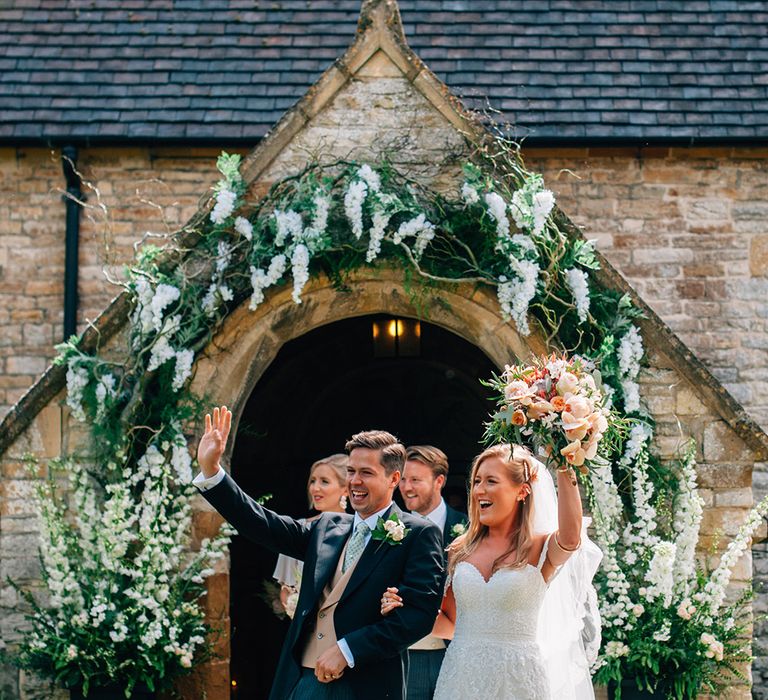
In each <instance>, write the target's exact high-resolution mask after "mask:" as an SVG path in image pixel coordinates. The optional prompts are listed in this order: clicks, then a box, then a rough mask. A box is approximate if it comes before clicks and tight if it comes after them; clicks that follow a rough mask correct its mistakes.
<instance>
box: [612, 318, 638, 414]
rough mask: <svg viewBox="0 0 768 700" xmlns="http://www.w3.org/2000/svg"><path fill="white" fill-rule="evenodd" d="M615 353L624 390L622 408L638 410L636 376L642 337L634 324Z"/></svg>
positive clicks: (627, 410)
mask: <svg viewBox="0 0 768 700" xmlns="http://www.w3.org/2000/svg"><path fill="white" fill-rule="evenodd" d="M616 355H617V358H618V361H619V376H620V381H621V388H622V391H623V392H624V410H625V411H626V412H627V413H632V412H634V411H638V410H640V387H639V386H638V384H637V376H638V375H639V374H640V361H641V360H642V359H643V339H642V336H641V335H640V331H639V330H638V329H637V327H636V326H631V327H630V329H629V330H628V331H627V332H626V333H625V334H624V336H623V337H622V339H621V342H620V343H619V347H618V349H617V350H616Z"/></svg>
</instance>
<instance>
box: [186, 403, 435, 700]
mask: <svg viewBox="0 0 768 700" xmlns="http://www.w3.org/2000/svg"><path fill="white" fill-rule="evenodd" d="M231 419H232V414H231V413H230V412H229V411H228V410H227V409H226V407H222V408H221V409H219V408H216V409H214V411H213V417H211V416H210V415H207V416H206V417H205V434H204V435H203V437H202V439H201V440H200V444H199V446H198V461H199V463H200V468H201V470H202V472H201V473H200V474H199V475H198V477H196V478H195V480H194V483H195V485H196V486H197V487H198V488H199V489H200V491H201V492H202V494H203V496H204V497H205V498H206V499H207V500H208V501H209V502H210V503H211V504H212V505H213V506H214V508H216V509H217V510H218V511H219V513H221V514H222V515H223V516H224V517H225V518H226V519H227V520H228V521H229V522H230V523H231V524H232V525H233V526H234V527H235V528H236V529H237V530H238V532H239V533H240V534H241V535H243V536H244V537H247V538H248V539H251V540H253V541H254V542H257V543H258V544H260V545H262V546H264V547H267V548H268V549H271V550H273V551H275V552H281V553H283V554H287V555H288V556H291V557H294V558H296V559H300V560H302V561H304V580H303V581H302V585H301V590H300V593H299V600H298V603H297V605H296V614H295V616H294V618H293V622H292V623H291V627H290V629H289V630H288V636H287V638H286V641H285V644H284V645H283V650H282V654H281V656H280V663H279V665H278V668H277V672H276V674H275V678H274V682H273V684H272V691H271V693H270V696H269V697H270V700H289V699H290V700H357V699H359V698H366V700H385V699H386V700H403V698H404V697H405V675H406V669H407V648H408V646H409V645H410V644H412V643H413V642H415V641H416V640H417V639H419V638H421V637H423V636H424V635H425V634H427V633H428V632H429V630H431V629H432V625H433V624H434V621H435V617H436V616H437V610H438V608H439V606H440V602H441V600H442V595H443V583H444V571H443V567H444V564H443V557H442V556H441V553H440V547H441V537H440V531H439V530H438V528H437V527H436V526H435V525H434V524H433V523H431V522H429V521H428V520H425V519H424V518H421V517H415V516H413V515H411V514H410V513H403V512H401V511H400V509H399V508H398V507H397V506H396V505H395V504H394V503H393V502H392V494H393V492H394V490H395V488H397V484H398V482H399V480H400V474H401V472H402V469H403V463H404V461H405V448H404V447H403V446H402V445H401V444H400V443H399V442H398V441H397V439H396V438H395V437H394V436H393V435H390V434H389V433H387V432H385V431H382V430H373V431H367V432H363V433H358V434H357V435H354V436H353V437H352V438H351V439H350V440H349V442H347V446H346V447H347V451H348V452H349V468H348V469H347V488H348V490H349V494H350V503H351V505H352V509H353V510H354V511H355V515H354V516H352V515H348V514H347V513H322V514H321V515H320V517H319V518H317V519H314V520H312V521H310V522H302V521H298V520H294V519H293V518H289V517H287V516H284V515H278V514H277V513H274V512H272V511H271V510H268V509H267V508H264V507H262V506H261V505H259V504H258V503H256V501H254V500H253V499H252V498H250V496H248V495H247V494H246V493H244V492H243V491H242V490H241V489H240V488H239V487H238V486H237V484H236V483H235V482H234V481H233V480H232V479H231V478H230V477H229V475H228V474H226V472H225V471H224V470H223V469H222V468H221V466H220V464H219V462H220V459H221V457H222V455H223V454H224V448H225V445H226V442H227V437H228V435H229V430H230V425H231ZM385 523H386V527H385ZM390 586H396V587H398V588H399V589H400V591H401V593H402V594H403V595H404V597H406V598H407V600H408V606H406V607H403V608H400V609H399V610H397V611H395V612H394V613H393V614H391V615H388V616H387V617H386V618H383V617H382V616H381V614H380V601H381V595H382V593H383V591H384V590H385V589H387V588H388V587H390Z"/></svg>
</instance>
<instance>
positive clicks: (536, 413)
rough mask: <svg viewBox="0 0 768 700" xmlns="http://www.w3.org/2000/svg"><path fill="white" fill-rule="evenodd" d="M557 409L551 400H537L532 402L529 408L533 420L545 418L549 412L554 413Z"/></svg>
mask: <svg viewBox="0 0 768 700" xmlns="http://www.w3.org/2000/svg"><path fill="white" fill-rule="evenodd" d="M554 410H555V409H554V408H553V407H552V404H551V403H549V401H536V402H535V403H532V404H531V406H530V408H529V409H528V416H529V418H530V419H531V420H538V419H540V418H543V417H544V416H546V415H547V414H548V413H552V412H553V411H554Z"/></svg>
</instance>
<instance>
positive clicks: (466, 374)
mask: <svg viewBox="0 0 768 700" xmlns="http://www.w3.org/2000/svg"><path fill="white" fill-rule="evenodd" d="M374 323H378V324H379V327H381V328H387V327H389V326H391V323H392V322H391V320H390V318H389V317H384V316H381V315H379V316H362V317H357V318H352V319H347V320H343V321H338V322H336V323H332V324H329V325H326V326H322V327H320V328H317V329H315V330H312V331H310V332H308V333H306V334H305V335H303V336H301V337H299V338H297V339H295V340H293V341H291V342H289V343H287V344H286V345H284V346H283V347H282V348H281V350H280V352H279V353H278V354H277V357H276V358H275V360H274V362H272V364H271V365H270V366H269V367H268V368H267V370H266V371H265V372H264V374H263V375H262V377H261V379H260V380H259V381H258V383H257V384H256V386H255V388H254V390H253V393H252V394H251V396H250V397H249V398H248V400H247V402H246V404H245V406H244V408H243V411H242V413H241V415H240V420H239V424H238V432H237V436H236V442H235V448H234V452H233V455H232V461H231V469H232V473H233V475H234V477H235V479H236V480H237V481H238V483H239V484H240V485H241V486H242V487H243V488H244V489H245V490H246V491H247V492H248V493H250V494H252V495H263V494H265V493H271V494H273V498H272V499H271V501H270V503H269V506H270V507H272V508H274V509H275V510H277V511H278V512H281V513H288V514H291V515H293V516H295V517H304V516H306V515H308V510H307V502H306V495H305V494H306V491H305V484H306V478H307V471H308V467H309V465H310V464H311V463H312V462H313V461H315V460H316V459H317V458H318V457H322V456H325V455H328V454H332V453H334V452H340V451H342V450H343V445H344V442H345V441H346V439H347V438H348V437H349V436H350V435H351V434H352V433H354V432H357V431H358V430H362V429H368V428H384V429H387V430H390V431H391V432H393V433H395V434H396V435H398V437H399V438H400V439H401V440H402V441H403V442H404V443H405V444H420V443H432V444H436V445H439V446H440V447H442V448H443V449H444V450H445V451H446V453H447V454H448V456H449V459H450V462H451V480H450V481H449V485H448V487H447V488H448V491H447V493H448V494H449V495H450V496H451V497H453V498H458V499H461V500H463V499H464V496H465V481H466V473H467V468H468V466H469V463H470V461H471V459H472V457H473V456H474V455H475V454H476V453H477V451H478V445H479V441H480V439H481V437H482V432H483V421H484V419H485V418H486V417H487V414H488V410H489V408H490V407H491V406H492V403H491V402H490V401H489V392H488V391H487V390H486V389H485V387H483V386H482V385H481V384H480V382H479V381H478V378H482V377H488V376H490V374H491V372H493V371H496V370H497V367H496V366H495V365H494V364H493V363H492V362H491V360H490V359H489V358H488V357H487V356H486V355H485V354H484V353H483V352H482V351H481V350H480V349H478V348H477V347H475V346H473V345H472V344H471V343H469V342H467V341H466V340H464V339H462V338H460V337H459V336H457V335H456V334H454V333H451V332H449V331H447V330H444V329H442V328H440V327H439V326H436V325H433V324H431V323H428V322H424V321H422V322H421V323H420V326H419V328H420V334H419V338H418V347H416V348H410V352H409V353H408V354H407V356H403V355H400V356H394V357H391V356H390V357H381V356H379V357H377V356H376V353H375V348H374V340H373V333H372V331H373V324H374ZM275 560H276V556H275V555H273V554H271V553H269V552H266V551H265V550H263V549H262V548H259V547H258V546H256V545H253V544H251V543H249V542H246V541H244V540H242V539H241V538H239V537H238V538H235V540H234V541H233V543H232V546H231V569H230V582H231V583H230V586H231V587H230V590H231V597H230V616H231V650H232V651H231V653H232V657H231V673H232V678H233V680H235V681H236V683H237V686H236V687H237V689H238V690H237V697H242V698H249V700H250V699H251V698H254V699H255V698H266V697H267V694H268V691H269V687H270V685H271V681H272V676H273V673H274V668H275V665H276V662H277V656H278V653H279V649H280V645H281V643H282V639H283V635H284V634H285V631H286V629H287V626H288V622H287V621H281V620H279V619H278V618H277V617H276V616H275V615H274V613H273V611H272V610H271V608H270V605H269V603H268V602H267V600H266V597H267V596H265V595H264V581H265V580H269V579H270V577H271V573H272V570H273V568H274V564H275Z"/></svg>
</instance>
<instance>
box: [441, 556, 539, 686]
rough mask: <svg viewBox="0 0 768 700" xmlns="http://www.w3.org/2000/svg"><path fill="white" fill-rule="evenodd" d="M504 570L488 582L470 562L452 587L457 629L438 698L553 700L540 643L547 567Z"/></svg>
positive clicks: (460, 568)
mask: <svg viewBox="0 0 768 700" xmlns="http://www.w3.org/2000/svg"><path fill="white" fill-rule="evenodd" d="M547 544H548V543H546V544H545V546H544V551H543V552H542V554H541V559H540V561H539V565H538V567H536V566H531V565H530V564H528V565H526V566H525V567H523V568H521V569H509V568H505V569H499V570H497V571H496V572H495V573H494V574H493V575H492V576H491V577H490V578H489V579H488V580H487V581H486V580H485V579H484V578H483V575H482V574H481V573H480V571H479V570H478V569H477V568H476V567H475V566H474V565H472V564H470V563H469V562H467V561H463V562H459V564H457V565H456V569H455V570H454V573H453V580H452V582H451V585H452V587H453V595H454V598H455V599H456V629H455V632H454V636H453V642H452V643H451V645H450V646H449V647H448V651H447V653H446V655H445V659H444V661H443V665H442V667H441V669H440V676H439V678H438V681H437V689H436V691H435V700H459V699H460V698H462V699H463V698H483V700H549V699H550V698H551V693H550V687H549V679H548V677H547V672H546V669H545V668H544V665H543V663H542V659H541V651H540V649H539V644H538V642H537V641H536V628H537V623H538V618H539V611H540V609H541V605H542V602H543V600H544V595H545V593H546V592H547V584H546V583H545V582H544V579H543V578H542V576H541V571H540V568H541V565H542V564H543V562H544V558H545V556H546V550H547Z"/></svg>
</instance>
